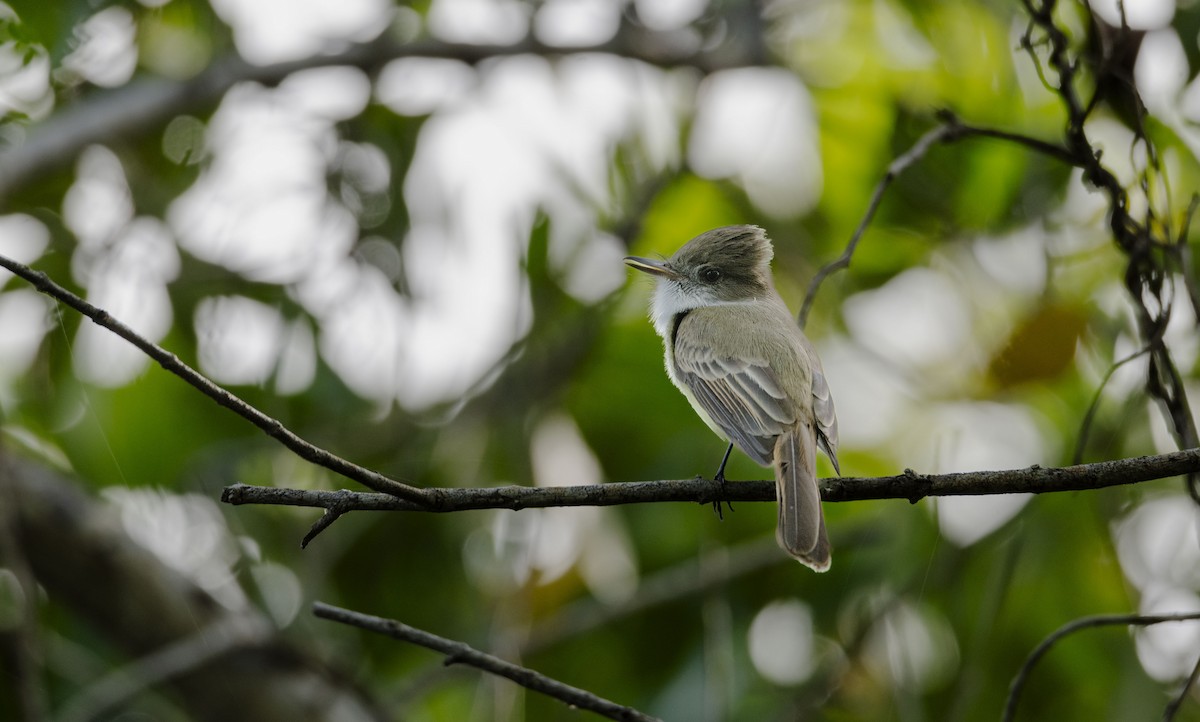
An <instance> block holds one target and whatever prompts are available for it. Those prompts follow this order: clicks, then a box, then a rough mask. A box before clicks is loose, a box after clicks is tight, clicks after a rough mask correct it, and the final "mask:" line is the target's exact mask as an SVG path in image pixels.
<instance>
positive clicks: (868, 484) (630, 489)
mask: <svg viewBox="0 0 1200 722" xmlns="http://www.w3.org/2000/svg"><path fill="white" fill-rule="evenodd" d="M1192 472H1200V448H1198V449H1186V450H1184V451H1173V452H1170V453H1167V454H1159V455H1157V456H1138V457H1132V458H1128V459H1116V460H1112V461H1098V462H1095V463H1091V464H1078V465H1075V466H1063V467H1042V466H1030V467H1027V468H1024V469H1005V470H999V471H967V472H958V473H953V474H917V473H915V472H913V471H912V470H905V473H903V474H899V475H896V476H879V477H848V476H843V477H834V478H829V479H822V480H821V498H822V499H823V500H825V501H828V502H839V501H864V500H868V499H906V500H908V501H909V502H913V503H915V502H917V501H920V500H921V499H923V498H925V497H927V496H979V495H989V494H1016V493H1030V494H1045V493H1052V492H1062V491H1083V490H1089V489H1103V488H1106V487H1110V486H1121V485H1124V484H1138V483H1141V482H1145V481H1153V480H1155V479H1165V478H1169V477H1172V476H1178V475H1180V474H1187V473H1192ZM425 491H427V492H428V497H427V499H426V500H425V503H423V504H420V505H418V504H414V503H412V502H410V501H407V500H405V499H399V498H396V497H394V496H390V495H388V494H371V493H367V492H357V491H348V490H345V489H342V490H339V491H323V490H311V489H280V488H276V487H268V486H251V485H249V484H234V485H232V486H227V487H225V489H224V490H223V491H222V492H221V501H223V502H225V503H226V504H232V505H234V506H238V505H242V504H266V505H273V506H304V507H313V508H323V509H337V510H339V511H340V512H341V513H345V512H348V511H425V512H436V513H448V512H457V511H467V510H472V509H512V510H518V509H532V508H545V507H558V506H614V505H618V504H649V503H661V502H691V503H696V504H711V503H712V502H714V501H718V500H719V501H740V502H751V501H774V500H775V482H774V481H770V480H756V481H726V482H725V483H724V485H722V484H721V483H720V482H717V481H713V480H711V479H704V478H702V477H696V478H694V479H676V480H663V481H626V482H609V483H606V484H583V485H579V486H493V487H483V488H465V487H464V488H447V487H440V488H430V489H426V490H425Z"/></svg>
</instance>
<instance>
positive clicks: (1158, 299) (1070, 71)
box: [1021, 0, 1200, 503]
mask: <svg viewBox="0 0 1200 722" xmlns="http://www.w3.org/2000/svg"><path fill="white" fill-rule="evenodd" d="M1023 2H1024V5H1025V9H1026V11H1027V12H1028V13H1029V17H1030V23H1029V27H1028V28H1027V29H1026V31H1025V36H1024V37H1023V39H1022V43H1021V44H1022V47H1024V48H1025V49H1026V50H1027V51H1028V52H1029V54H1030V57H1031V58H1032V59H1033V62H1034V64H1035V65H1036V66H1038V67H1039V68H1040V63H1039V61H1038V58H1037V54H1036V52H1035V50H1034V48H1035V46H1036V45H1038V44H1040V43H1035V42H1034V40H1033V33H1034V32H1035V31H1040V33H1041V34H1042V35H1043V36H1044V39H1043V41H1044V43H1045V45H1046V46H1048V48H1049V56H1048V62H1049V64H1050V67H1052V68H1053V69H1054V71H1055V73H1056V74H1057V75H1058V82H1057V84H1051V83H1049V82H1047V86H1048V87H1049V88H1050V90H1051V91H1052V92H1054V93H1055V94H1056V95H1058V96H1059V98H1060V99H1061V100H1062V104H1063V108H1064V109H1065V111H1066V114H1067V121H1066V126H1065V128H1064V135H1065V138H1064V140H1065V143H1064V144H1065V147H1066V150H1067V152H1068V153H1069V154H1070V156H1071V158H1072V162H1073V164H1074V165H1077V166H1078V167H1079V168H1080V169H1082V171H1083V178H1084V180H1085V181H1086V182H1087V183H1089V184H1091V185H1092V186H1094V187H1096V188H1098V189H1100V191H1101V192H1102V193H1103V194H1104V195H1105V196H1106V197H1107V199H1108V207H1109V218H1108V224H1109V230H1110V232H1111V233H1112V237H1113V240H1114V241H1115V242H1116V244H1117V246H1118V247H1119V248H1120V249H1121V251H1122V252H1123V253H1124V254H1125V256H1126V258H1127V259H1128V262H1127V265H1126V269H1125V279H1124V281H1125V288H1126V290H1127V291H1128V293H1129V295H1130V298H1131V300H1132V302H1133V306H1134V309H1135V311H1136V313H1137V320H1138V329H1139V332H1140V333H1141V336H1142V340H1143V343H1144V345H1145V346H1146V347H1147V348H1149V356H1150V358H1149V361H1150V362H1149V365H1148V372H1147V377H1146V391H1147V393H1149V394H1150V396H1151V397H1152V398H1154V399H1157V400H1158V401H1159V403H1160V405H1161V407H1162V408H1163V410H1164V412H1165V415H1166V416H1167V418H1168V420H1169V421H1170V423H1171V426H1172V431H1173V433H1174V435H1175V439H1176V443H1178V444H1179V446H1180V447H1181V448H1191V447H1194V446H1196V445H1197V443H1198V439H1197V431H1196V426H1195V423H1194V421H1193V420H1192V413H1191V409H1190V404H1189V402H1188V397H1187V390H1186V388H1185V387H1184V384H1183V377H1182V376H1181V375H1180V373H1179V369H1178V368H1177V367H1176V366H1175V362H1174V360H1173V359H1172V357H1171V353H1170V350H1169V349H1168V348H1167V346H1166V344H1165V343H1164V342H1163V333H1164V331H1165V329H1166V325H1167V323H1168V322H1169V321H1170V309H1171V303H1170V298H1169V293H1170V291H1169V284H1168V283H1167V280H1168V278H1169V271H1168V269H1167V268H1166V265H1165V263H1164V261H1163V256H1164V255H1165V254H1166V253H1167V252H1168V251H1169V249H1171V248H1172V247H1173V244H1172V243H1171V242H1170V239H1169V238H1167V237H1164V235H1165V236H1169V235H1170V230H1169V229H1168V230H1166V231H1165V233H1164V232H1163V231H1162V230H1160V228H1159V227H1160V226H1161V225H1162V224H1159V223H1155V222H1154V216H1155V212H1154V210H1153V208H1152V207H1151V204H1150V202H1149V201H1150V198H1149V197H1147V205H1146V215H1145V219H1143V220H1138V219H1136V218H1134V217H1133V216H1132V214H1131V213H1130V211H1129V198H1128V194H1127V192H1126V190H1125V188H1124V187H1123V186H1122V185H1121V183H1120V181H1118V180H1117V177H1116V176H1115V175H1114V174H1113V173H1112V171H1110V170H1109V169H1108V168H1107V167H1105V166H1104V164H1103V163H1101V162H1100V152H1099V151H1098V150H1097V149H1096V147H1095V146H1094V145H1092V142H1091V139H1090V138H1089V137H1088V135H1087V130H1086V128H1085V123H1086V121H1087V118H1088V116H1089V114H1090V113H1091V111H1092V109H1093V108H1095V107H1096V106H1097V104H1098V103H1099V101H1100V100H1102V99H1103V98H1102V97H1101V94H1102V93H1104V92H1106V91H1105V88H1111V87H1112V84H1104V83H1098V84H1097V88H1096V95H1095V96H1094V97H1093V98H1091V100H1089V101H1088V102H1087V103H1084V102H1083V101H1082V99H1081V98H1080V96H1079V92H1078V90H1077V89H1076V87H1075V78H1076V74H1077V72H1078V69H1079V65H1078V59H1077V58H1073V57H1072V55H1071V46H1070V39H1069V38H1068V37H1067V34H1066V33H1065V32H1064V31H1063V29H1062V28H1060V27H1059V26H1058V25H1057V24H1056V23H1055V20H1054V8H1055V5H1056V2H1055V0H1041V2H1035V0H1023ZM1122 25H1123V27H1122V31H1123V32H1128V26H1127V25H1125V24H1124V23H1122ZM1122 92H1126V93H1129V94H1131V96H1132V100H1133V101H1134V105H1135V106H1136V107H1137V109H1138V115H1139V117H1138V118H1137V126H1138V130H1137V131H1136V137H1135V142H1136V141H1139V140H1140V141H1141V142H1143V143H1145V144H1146V147H1147V151H1148V153H1149V154H1150V156H1151V157H1154V156H1155V155H1156V153H1155V151H1154V148H1153V145H1152V143H1151V141H1150V139H1149V138H1148V137H1147V136H1146V135H1145V134H1144V133H1143V132H1141V130H1140V126H1141V118H1140V115H1141V114H1142V113H1144V112H1145V111H1144V107H1145V106H1144V104H1143V103H1142V102H1141V98H1140V97H1139V96H1138V94H1137V88H1136V87H1135V86H1134V85H1132V84H1129V83H1125V84H1124V85H1123V86H1122ZM1144 180H1145V179H1144V177H1143V181H1144ZM1190 213H1191V211H1190V210H1189V217H1190ZM1185 223H1186V221H1185ZM1185 228H1186V225H1185ZM1147 299H1153V303H1152V304H1148V303H1147ZM1150 305H1153V306H1155V308H1154V309H1151V308H1150ZM1198 484H1200V475H1196V474H1189V475H1188V484H1187V489H1188V492H1189V493H1190V494H1191V495H1192V497H1193V498H1194V499H1195V500H1196V501H1197V503H1200V489H1198V488H1197V486H1198Z"/></svg>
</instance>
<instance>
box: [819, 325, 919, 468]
mask: <svg viewBox="0 0 1200 722" xmlns="http://www.w3.org/2000/svg"><path fill="white" fill-rule="evenodd" d="M818 344H819V345H818V352H819V355H820V357H821V366H822V367H823V368H824V369H825V378H826V380H828V382H829V389H830V392H831V393H832V394H833V403H834V406H835V407H836V408H837V416H838V434H839V435H840V436H841V445H842V446H843V448H845V447H860V448H870V447H874V446H877V445H879V444H881V443H883V442H885V441H887V440H888V439H891V438H892V437H893V436H895V435H896V434H897V433H899V431H900V430H901V429H902V428H904V427H906V426H907V425H908V424H909V421H907V414H909V413H910V412H911V411H912V407H913V405H914V404H915V400H916V392H915V391H914V390H913V389H912V388H911V384H909V383H908V382H907V381H906V380H905V379H904V378H903V376H902V375H901V374H899V373H897V370H896V369H895V368H894V367H892V366H890V365H888V364H887V363H885V362H882V361H881V360H880V359H879V358H878V356H876V355H873V354H870V353H867V352H865V351H863V349H862V347H860V346H858V345H857V344H854V343H852V342H850V341H849V340H848V339H845V338H843V337H834V338H822V339H819V341H818Z"/></svg>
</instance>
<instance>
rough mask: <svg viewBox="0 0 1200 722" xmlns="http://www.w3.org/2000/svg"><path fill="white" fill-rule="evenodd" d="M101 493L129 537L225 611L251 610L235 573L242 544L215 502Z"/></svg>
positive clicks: (152, 493)
mask: <svg viewBox="0 0 1200 722" xmlns="http://www.w3.org/2000/svg"><path fill="white" fill-rule="evenodd" d="M102 493H103V495H104V498H105V499H106V500H107V501H108V502H109V503H110V504H112V505H113V506H114V507H115V508H116V509H118V510H119V512H120V515H121V526H122V527H123V528H124V530H125V533H126V534H128V535H129V536H130V538H132V539H133V540H134V541H136V542H137V543H138V544H140V545H141V546H142V547H144V548H145V549H147V550H148V551H150V552H152V553H153V554H154V555H155V556H156V557H158V559H159V560H160V561H162V562H163V563H164V564H166V565H167V566H169V567H171V568H172V569H175V570H176V571H178V572H180V573H181V574H183V575H185V576H186V577H187V578H188V579H191V580H192V581H193V582H194V583H195V584H197V585H198V586H200V587H201V588H203V589H204V590H205V591H207V592H208V593H209V594H212V595H213V598H215V599H216V600H217V601H219V602H221V603H222V604H223V605H224V606H225V607H226V608H228V609H231V610H234V611H238V610H242V609H245V608H246V606H247V604H248V601H247V599H246V596H245V594H244V593H243V592H242V589H241V586H239V584H238V582H237V577H236V575H235V574H234V573H233V566H234V564H236V563H237V561H238V559H239V557H240V554H239V552H238V547H237V543H236V542H235V540H234V538H233V535H232V534H230V533H229V527H228V526H227V525H226V524H225V518H224V517H223V516H222V515H221V510H220V509H218V508H217V505H216V504H215V503H214V502H213V501H212V500H211V499H209V498H207V497H204V496H200V495H197V494H172V493H168V492H165V491H159V490H156V489H127V488H124V487H119V486H116V487H109V488H107V489H105V490H104V491H103V492H102Z"/></svg>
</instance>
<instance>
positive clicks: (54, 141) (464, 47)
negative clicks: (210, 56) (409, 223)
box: [0, 31, 753, 198]
mask: <svg viewBox="0 0 1200 722" xmlns="http://www.w3.org/2000/svg"><path fill="white" fill-rule="evenodd" d="M681 37H682V36H680V35H678V34H672V33H653V32H649V31H642V32H622V33H618V34H617V35H616V36H615V37H614V38H613V39H612V40H610V41H608V42H606V43H601V44H598V45H581V46H571V47H562V46H552V45H546V44H545V43H542V42H539V41H537V40H536V39H534V38H528V39H526V40H524V41H522V42H518V43H513V44H511V45H474V44H467V43H447V42H442V41H439V40H435V39H432V38H426V39H421V40H416V41H413V42H408V43H401V42H396V41H394V40H391V39H389V38H387V37H384V38H383V39H380V40H376V41H374V42H370V43H362V44H358V45H352V46H350V47H349V48H347V49H345V50H343V51H341V52H337V53H329V54H324V55H313V56H311V57H307V58H302V59H300V60H293V61H288V62H282V63H272V64H269V65H253V64H251V63H248V62H246V61H245V60H243V59H242V58H241V57H239V56H237V55H231V56H228V57H225V58H222V59H219V60H217V61H215V62H213V63H212V64H211V65H209V66H208V67H207V68H205V69H204V70H203V71H202V72H201V73H199V74H198V75H196V76H195V77H193V78H191V79H188V80H179V81H176V80H167V79H164V78H145V79H138V80H135V81H133V82H131V83H129V84H127V85H124V86H121V87H120V88H116V89H113V90H101V91H97V92H95V93H93V94H91V95H89V96H87V97H85V98H83V99H81V100H79V101H76V102H74V103H72V104H70V105H68V106H64V107H63V108H62V109H61V110H59V111H58V112H57V113H55V114H54V115H52V116H50V117H49V118H48V119H46V120H45V121H43V122H41V123H39V124H37V125H34V126H32V127H31V128H30V132H29V136H28V138H27V139H26V140H25V142H24V143H22V144H20V145H14V146H11V147H8V148H5V149H3V150H0V198H4V197H7V196H8V195H10V194H11V193H12V191H13V190H14V189H15V188H18V187H20V186H21V185H23V184H24V183H27V182H29V181H30V180H32V179H34V178H36V177H37V176H39V175H41V174H43V173H45V172H47V171H50V170H53V169H56V168H59V167H62V166H63V165H65V164H67V163H69V162H71V160H72V159H74V158H75V157H76V156H77V155H78V154H79V152H80V151H82V150H83V149H84V148H86V147H87V146H89V145H91V144H93V143H111V142H113V141H115V140H122V139H125V138H130V137H133V136H136V135H137V134H139V133H145V132H148V131H151V130H153V129H155V128H157V127H160V126H162V125H164V124H165V123H166V122H167V121H169V120H170V119H171V118H173V117H175V116H177V115H181V114H183V113H196V112H201V111H203V110H206V109H208V108H211V107H212V106H214V105H215V104H216V103H217V102H218V101H219V100H220V99H221V97H222V96H223V95H224V94H225V93H226V92H227V91H228V90H229V89H230V88H231V87H233V86H234V85H235V84H237V83H240V82H247V81H249V82H257V83H262V84H263V85H268V86H271V85H277V84H278V83H280V82H282V81H283V80H284V79H286V78H287V77H288V76H290V75H293V74H295V73H298V72H301V71H304V70H310V69H313V68H324V67H354V68H361V69H363V70H366V71H368V72H373V71H374V70H376V69H378V68H380V67H382V66H383V65H385V64H386V63H388V62H390V61H392V60H398V59H400V58H442V59H451V60H461V61H463V62H465V63H469V64H471V65H475V64H478V63H480V62H483V61H484V60H487V59H489V58H497V57H505V56H512V55H530V54H536V55H546V56H554V55H572V54H584V53H603V54H607V55H615V56H618V57H623V58H629V59H634V60H640V61H642V62H645V63H648V64H650V65H657V66H660V67H682V66H687V67H694V68H697V69H699V70H700V71H701V72H705V73H711V72H714V71H716V70H720V69H723V68H735V67H740V66H744V65H748V64H751V63H752V62H753V59H751V58H742V57H736V56H732V55H731V54H730V53H728V52H724V51H721V52H718V51H716V50H714V51H697V50H696V49H695V48H694V47H691V46H690V45H689V44H686V43H681V42H680V39H681Z"/></svg>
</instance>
